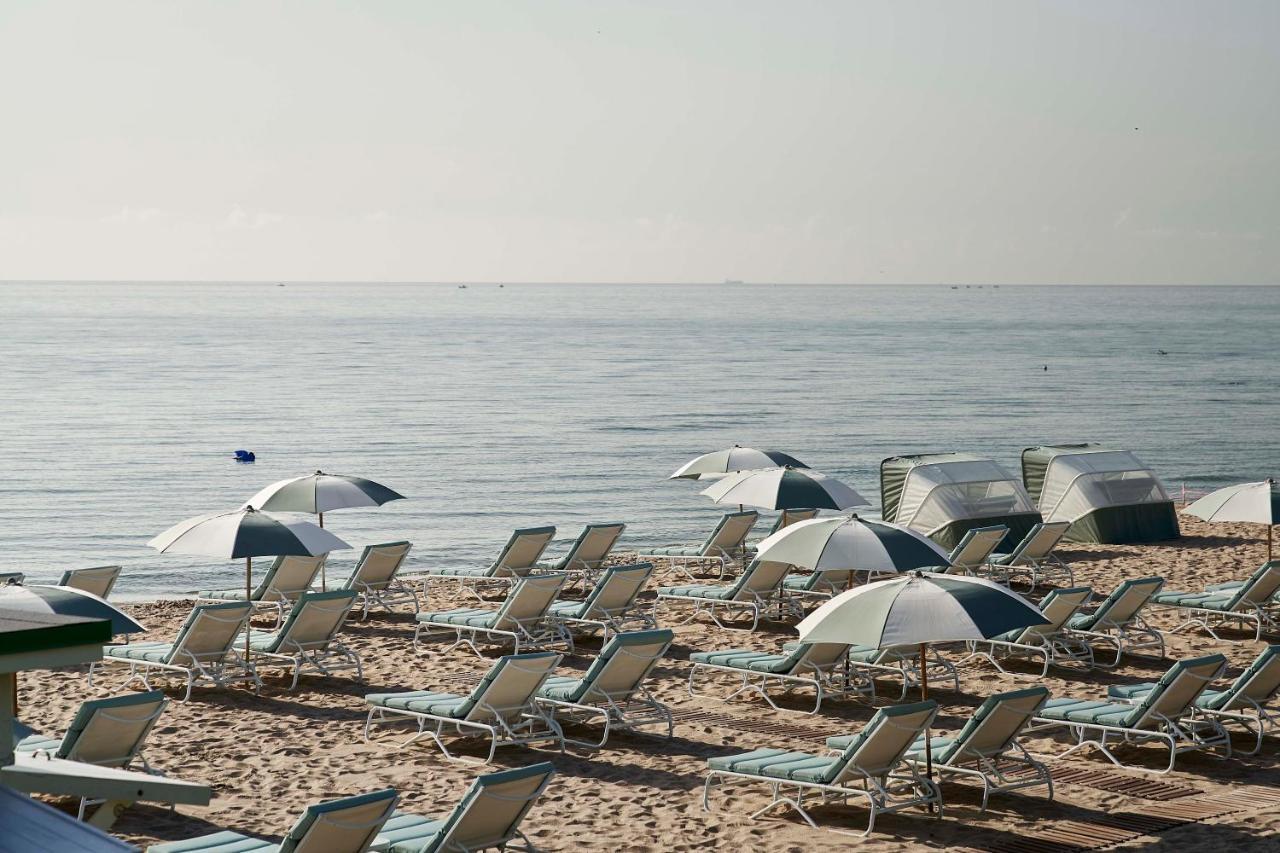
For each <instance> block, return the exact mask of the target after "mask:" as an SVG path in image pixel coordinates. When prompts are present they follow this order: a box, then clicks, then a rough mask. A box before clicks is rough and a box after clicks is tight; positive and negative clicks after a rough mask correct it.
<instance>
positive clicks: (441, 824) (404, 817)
mask: <svg viewBox="0 0 1280 853" xmlns="http://www.w3.org/2000/svg"><path fill="white" fill-rule="evenodd" d="M448 823H449V822H448V820H436V819H435V818H430V817H418V816H417V815H411V814H405V813H404V812H400V811H397V812H393V813H392V815H391V818H390V819H389V820H388V821H387V822H386V823H384V824H383V825H382V831H381V832H379V833H378V837H379V838H385V839H387V840H388V841H390V842H391V846H390V848H388V849H389V850H390V851H391V853H408V851H416V850H422V849H425V848H426V847H428V846H429V845H430V844H431V843H432V842H433V841H435V840H436V836H437V835H439V834H440V832H441V830H443V829H444V828H445V826H447V825H448Z"/></svg>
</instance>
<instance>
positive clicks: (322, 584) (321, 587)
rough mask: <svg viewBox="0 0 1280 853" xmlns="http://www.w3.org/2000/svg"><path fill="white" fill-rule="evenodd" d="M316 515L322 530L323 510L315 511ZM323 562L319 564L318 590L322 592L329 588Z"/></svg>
mask: <svg viewBox="0 0 1280 853" xmlns="http://www.w3.org/2000/svg"><path fill="white" fill-rule="evenodd" d="M316 515H318V516H320V528H321V529H322V530H323V529H324V513H323V512H318V513H316ZM327 562H329V561H328V560H325V561H324V563H327ZM324 563H321V564H320V591H321V592H324V591H325V590H327V589H328V588H329V587H328V585H327V584H326V583H325V576H324V575H325V572H324V570H325V565H324Z"/></svg>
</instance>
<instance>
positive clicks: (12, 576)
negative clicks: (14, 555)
mask: <svg viewBox="0 0 1280 853" xmlns="http://www.w3.org/2000/svg"><path fill="white" fill-rule="evenodd" d="M26 579H27V576H26V575H25V574H23V573H22V572H0V586H4V585H5V584H21V583H22V582H23V581H24V580H26Z"/></svg>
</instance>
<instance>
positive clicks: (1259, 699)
mask: <svg viewBox="0 0 1280 853" xmlns="http://www.w3.org/2000/svg"><path fill="white" fill-rule="evenodd" d="M1155 688H1156V682H1153V681H1149V682H1146V683H1145V684H1116V685H1112V686H1111V687H1109V688H1107V697H1108V698H1110V699H1117V700H1119V701H1121V702H1138V701H1141V700H1142V699H1143V698H1144V697H1145V696H1147V694H1149V693H1150V692H1151V691H1152V690H1154V689H1155ZM1278 691H1280V646H1267V647H1266V648H1265V649H1263V650H1262V654H1260V655H1258V656H1257V657H1256V658H1254V661H1253V663H1251V664H1249V668H1248V669H1246V670H1245V671H1244V672H1242V673H1240V676H1239V677H1238V678H1237V679H1236V680H1235V681H1233V682H1231V685H1230V686H1229V687H1227V688H1226V689H1225V690H1205V691H1204V692H1203V693H1201V694H1200V695H1199V696H1198V697H1196V701H1195V704H1194V705H1192V713H1194V714H1196V715H1204V716H1208V717H1213V718H1215V719H1218V720H1220V721H1221V722H1222V723H1223V724H1224V725H1225V724H1227V723H1238V724H1240V725H1241V726H1243V727H1244V729H1245V731H1247V732H1248V733H1249V734H1252V735H1255V736H1256V738H1257V742H1256V743H1255V744H1254V747H1253V749H1252V750H1249V751H1248V752H1247V753H1246V754H1247V755H1257V754H1258V752H1260V751H1261V750H1262V738H1263V736H1264V735H1265V734H1266V733H1267V732H1268V731H1270V730H1271V729H1273V728H1274V727H1275V717H1274V716H1273V715H1272V714H1271V713H1270V712H1269V711H1268V710H1267V705H1268V704H1269V703H1270V702H1271V701H1272V700H1274V699H1275V698H1276V694H1277V692H1278Z"/></svg>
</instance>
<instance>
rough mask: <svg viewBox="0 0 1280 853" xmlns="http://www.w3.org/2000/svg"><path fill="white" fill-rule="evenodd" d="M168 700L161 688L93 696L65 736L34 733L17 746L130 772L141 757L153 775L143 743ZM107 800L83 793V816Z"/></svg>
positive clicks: (20, 749)
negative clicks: (144, 753)
mask: <svg viewBox="0 0 1280 853" xmlns="http://www.w3.org/2000/svg"><path fill="white" fill-rule="evenodd" d="M168 704H169V700H168V699H166V698H165V696H164V694H163V693H161V692H160V691H159V690H151V691H149V692H146V693H129V694H126V695H124V696H113V697H111V698H110V699H90V700H89V701H87V702H83V703H81V705H80V709H79V710H78V711H76V715H75V717H73V718H72V720H71V725H69V726H67V733H66V734H65V735H63V736H62V737H61V738H50V737H45V736H43V735H40V734H37V733H35V732H30V733H29V734H26V735H25V736H24V737H23V738H22V739H21V740H19V741H18V742H17V743H16V744H14V747H13V749H14V752H18V753H28V754H35V753H43V754H45V755H48V756H50V757H53V758H64V759H67V760H68V761H83V762H84V763H86V764H94V765H97V766H99V767H115V768H118V769H120V770H127V769H128V768H129V765H131V764H133V762H134V761H138V762H140V763H141V764H142V768H143V770H145V771H146V772H148V773H151V772H154V771H152V770H151V766H150V765H149V764H147V760H146V759H145V758H143V756H142V747H143V744H144V743H145V742H146V739H147V735H148V734H150V732H151V727H152V726H154V725H155V722H156V718H157V717H159V716H160V715H161V714H162V713H163V712H164V709H165V706H166V705H168ZM24 728H25V727H24ZM27 731H30V730H27ZM103 802H105V800H90V799H89V798H87V797H81V798H80V811H79V813H78V814H77V815H76V817H77V819H79V820H83V819H84V816H85V810H86V809H87V808H88V807H89V806H93V805H98V804H99V803H103Z"/></svg>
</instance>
